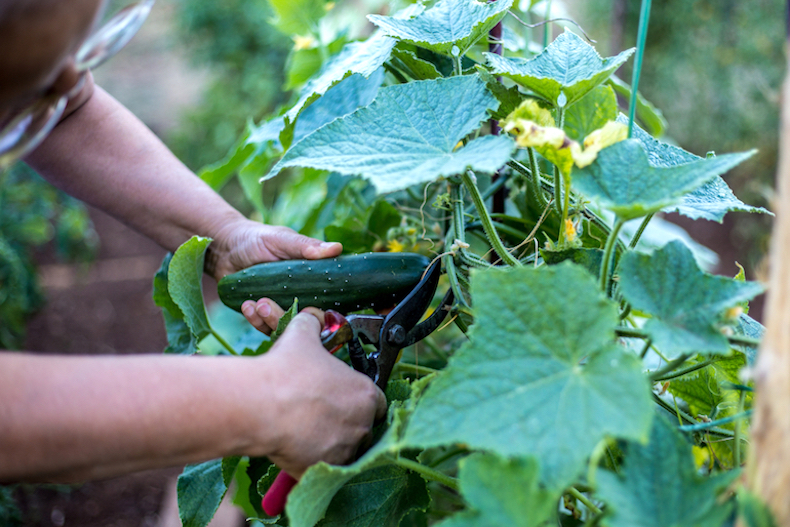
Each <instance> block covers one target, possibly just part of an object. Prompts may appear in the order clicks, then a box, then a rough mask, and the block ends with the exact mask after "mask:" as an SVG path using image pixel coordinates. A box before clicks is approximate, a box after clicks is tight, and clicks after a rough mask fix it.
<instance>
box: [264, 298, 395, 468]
mask: <svg viewBox="0 0 790 527" xmlns="http://www.w3.org/2000/svg"><path fill="white" fill-rule="evenodd" d="M271 304H274V303H273V302H271ZM275 305H276V304H275ZM278 309H279V308H278ZM280 314H281V310H280ZM323 315H324V314H323V312H322V311H320V310H318V309H315V308H307V309H306V310H304V311H302V312H301V313H299V314H298V315H297V316H296V317H294V318H293V320H292V321H291V323H290V324H289V325H288V328H287V329H286V331H285V332H284V333H283V335H282V336H281V337H280V338H279V340H278V341H277V343H276V344H275V345H274V346H273V347H272V349H271V350H270V351H269V352H268V353H267V354H266V355H265V356H264V360H266V361H267V362H268V365H267V368H269V369H273V371H274V372H275V376H274V378H275V379H278V382H279V385H278V386H277V389H276V390H274V393H275V398H276V400H275V401H273V403H274V406H275V408H276V418H275V422H274V423H271V425H272V427H273V428H274V429H275V430H276V433H275V435H276V438H275V441H274V445H273V446H274V450H273V451H271V452H267V453H266V455H267V456H268V457H269V458H270V459H271V460H272V462H274V463H275V464H276V465H278V466H279V467H280V468H282V469H283V470H285V471H286V472H287V473H288V474H290V475H291V476H293V477H294V478H297V479H298V478H299V477H301V475H302V473H303V472H304V471H305V470H306V469H307V468H308V467H309V466H310V465H313V464H314V463H317V462H318V461H326V462H327V463H332V464H342V463H347V462H349V461H352V460H353V458H354V455H355V453H356V451H357V449H358V447H359V444H360V442H361V441H363V439H365V437H366V436H367V435H368V434H369V433H370V430H371V428H372V425H373V421H374V419H377V418H381V417H383V416H384V415H385V414H386V411H387V401H386V398H385V397H384V393H383V392H382V391H381V390H380V389H379V388H378V387H377V386H376V385H375V384H374V383H373V381H371V380H370V379H369V378H368V377H367V376H365V375H363V374H362V373H359V372H357V371H355V370H354V369H352V368H350V367H349V366H348V365H347V364H345V363H344V362H342V361H340V360H338V359H336V358H335V357H333V356H332V355H331V354H329V353H328V352H327V350H326V349H325V348H324V346H323V345H322V344H321V339H320V336H319V335H320V332H321V328H322V326H323V319H324V316H323ZM277 318H279V316H278V317H277ZM270 322H274V325H275V326H276V320H271V319H270ZM269 432H270V433H271V430H270V431H269Z"/></svg>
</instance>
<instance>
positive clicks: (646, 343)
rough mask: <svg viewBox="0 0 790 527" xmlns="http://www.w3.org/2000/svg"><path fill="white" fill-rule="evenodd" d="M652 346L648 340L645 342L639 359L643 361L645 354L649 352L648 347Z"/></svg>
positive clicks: (651, 342)
mask: <svg viewBox="0 0 790 527" xmlns="http://www.w3.org/2000/svg"><path fill="white" fill-rule="evenodd" d="M652 345H653V341H652V340H650V339H647V340H645V347H644V348H642V352H641V353H640V354H639V358H640V359H644V358H645V355H647V352H648V351H649V350H650V346H652Z"/></svg>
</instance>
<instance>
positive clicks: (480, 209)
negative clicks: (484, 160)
mask: <svg viewBox="0 0 790 527" xmlns="http://www.w3.org/2000/svg"><path fill="white" fill-rule="evenodd" d="M461 181H463V183H464V186H465V187H466V190H467V192H469V195H470V196H471V198H472V202H473V203H474V204H475V209H477V215H478V216H479V217H480V222H481V223H482V224H483V231H485V233H486V237H487V238H488V242H489V243H490V244H491V247H492V248H493V249H494V251H495V252H496V253H497V256H499V257H500V258H501V259H502V261H503V262H505V263H506V264H507V265H510V266H513V267H520V266H521V262H519V261H518V259H517V258H516V257H515V256H513V255H512V254H510V252H508V250H507V249H506V248H505V246H504V245H503V244H502V240H501V239H500V238H499V235H498V234H497V232H496V229H495V228H494V225H493V224H492V222H491V215H490V214H489V213H488V210H487V209H486V204H485V202H484V201H483V197H482V196H481V195H480V190H478V188H477V185H476V184H475V182H474V181H473V180H472V178H471V176H470V175H469V173H468V172H464V173H462V174H461Z"/></svg>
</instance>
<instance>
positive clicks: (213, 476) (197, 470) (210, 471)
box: [176, 457, 241, 527]
mask: <svg viewBox="0 0 790 527" xmlns="http://www.w3.org/2000/svg"><path fill="white" fill-rule="evenodd" d="M240 460H241V458H240V457H228V458H225V459H214V460H212V461H206V462H205V463H198V464H196V465H187V466H186V467H184V472H182V473H181V475H180V476H178V482H177V484H176V493H177V496H178V515H179V516H180V517H181V522H182V523H183V526H184V527H205V526H206V525H208V523H209V522H210V521H211V518H213V517H214V513H215V512H217V509H218V508H219V504H220V503H221V502H222V498H224V497H225V493H226V492H227V491H228V485H230V481H231V480H232V479H233V474H234V472H236V467H237V466H238V465H239V461H240Z"/></svg>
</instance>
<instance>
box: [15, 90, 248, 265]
mask: <svg viewBox="0 0 790 527" xmlns="http://www.w3.org/2000/svg"><path fill="white" fill-rule="evenodd" d="M26 161H27V162H28V163H29V164H30V165H31V166H32V167H33V168H34V169H35V170H36V171H38V172H39V173H40V174H41V175H42V176H44V177H45V178H46V179H48V180H49V181H51V182H52V183H53V184H55V185H56V186H58V187H60V188H62V189H63V190H65V191H66V192H68V193H69V194H71V195H73V196H75V197H77V198H79V199H81V200H83V201H85V202H87V203H90V204H92V205H94V206H96V207H98V208H100V209H102V210H104V211H107V212H108V213H110V214H112V215H113V216H115V217H117V218H118V219H120V220H121V221H123V222H125V223H126V224H128V225H130V226H131V227H133V228H134V229H136V230H138V231H139V232H141V233H143V234H145V235H147V236H149V237H150V238H152V239H153V240H155V241H156V242H157V243H159V244H160V245H162V246H163V247H164V248H166V249H168V250H171V251H173V250H175V249H176V248H178V246H179V245H180V244H181V243H183V242H184V241H186V240H187V239H189V238H190V237H191V236H193V235H195V234H197V235H201V236H208V237H212V238H213V237H216V235H217V233H218V231H219V229H221V228H222V227H223V226H224V225H227V224H228V223H230V222H233V221H240V220H243V219H244V218H243V216H242V215H241V214H240V213H239V212H237V211H236V210H235V209H233V208H232V207H231V206H230V205H229V204H228V203H227V202H225V200H223V199H222V198H221V197H220V196H219V195H218V194H217V193H215V192H214V191H213V190H212V189H211V188H210V187H209V186H208V185H206V184H205V183H203V182H202V181H201V180H200V179H199V178H197V177H196V176H195V175H194V174H193V173H192V172H191V171H190V170H189V169H188V168H187V167H186V166H184V164H183V163H181V162H180V161H179V160H178V159H177V158H176V157H175V156H174V155H173V154H172V153H171V152H170V151H169V150H168V149H167V147H166V146H165V145H164V144H162V142H161V141H160V140H159V139H158V138H157V137H156V136H155V135H154V134H153V133H152V132H151V131H150V130H149V129H148V128H147V127H146V126H145V125H144V124H143V123H141V122H140V121H139V120H138V119H137V118H136V117H135V116H134V115H132V114H131V112H129V111H128V110H127V109H126V108H124V107H123V105H121V104H120V103H118V102H117V101H116V100H115V99H113V98H112V97H111V96H110V95H109V94H107V93H106V92H105V91H103V90H102V89H101V88H99V87H96V89H95V92H94V94H93V96H92V97H91V98H90V99H89V100H88V101H87V102H86V103H85V104H84V105H83V106H81V107H80V108H79V110H77V111H75V112H74V113H73V114H71V115H70V116H69V117H68V118H67V119H65V120H64V121H62V122H61V123H60V124H59V125H58V126H57V127H56V128H55V129H54V130H53V132H52V133H51V135H50V136H49V137H48V138H47V139H46V141H44V142H43V143H42V144H41V146H39V147H38V148H37V149H36V150H35V151H34V152H33V153H32V154H31V155H30V156H28V158H27V159H26Z"/></svg>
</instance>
